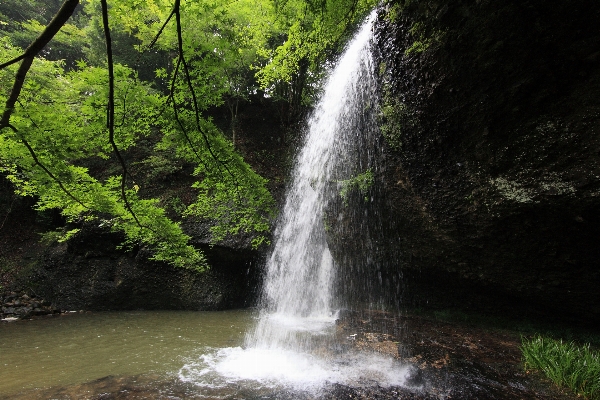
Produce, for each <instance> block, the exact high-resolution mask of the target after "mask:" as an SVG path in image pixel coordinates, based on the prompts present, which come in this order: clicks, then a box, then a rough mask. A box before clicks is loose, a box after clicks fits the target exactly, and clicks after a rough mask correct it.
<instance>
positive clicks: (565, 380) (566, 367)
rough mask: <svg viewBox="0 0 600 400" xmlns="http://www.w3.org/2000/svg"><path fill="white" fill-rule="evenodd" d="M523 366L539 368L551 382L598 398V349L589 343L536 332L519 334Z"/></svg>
mask: <svg viewBox="0 0 600 400" xmlns="http://www.w3.org/2000/svg"><path fill="white" fill-rule="evenodd" d="M521 351H522V353H523V362H524V364H525V368H526V369H535V370H540V371H542V372H543V373H544V374H545V375H546V376H547V377H548V378H550V379H551V380H552V381H553V382H554V383H556V384H557V385H560V386H566V387H568V388H570V389H572V390H573V391H574V392H575V393H576V394H577V395H578V396H582V397H583V398H586V399H600V353H599V352H598V351H593V350H591V348H590V345H589V344H586V345H577V344H575V343H574V342H563V341H562V340H555V339H550V338H545V337H542V336H535V337H533V338H531V339H527V338H522V345H521Z"/></svg>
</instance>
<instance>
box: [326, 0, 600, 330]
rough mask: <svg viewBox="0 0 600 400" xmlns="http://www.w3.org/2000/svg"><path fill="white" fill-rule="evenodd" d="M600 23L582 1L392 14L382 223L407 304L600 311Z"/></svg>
mask: <svg viewBox="0 0 600 400" xmlns="http://www.w3.org/2000/svg"><path fill="white" fill-rule="evenodd" d="M598 21H600V3H599V2H597V1H584V0H581V1H569V2H561V1H551V2H548V1H539V0H530V1H507V2H497V1H489V0H482V1H477V2H473V1H437V2H436V1H434V2H406V1H395V2H394V1H392V2H391V3H390V4H388V5H387V6H385V7H384V8H382V9H381V10H380V13H379V22H378V24H377V27H376V38H377V39H376V46H377V50H376V53H377V54H376V57H377V64H376V65H377V69H378V73H379V79H380V96H381V98H380V103H381V105H380V116H379V118H380V125H381V129H382V133H383V136H384V137H385V139H386V140H385V143H384V144H383V145H380V144H373V146H374V147H375V146H377V147H376V148H375V149H374V150H375V151H378V152H379V153H380V154H381V158H380V162H381V168H380V169H379V173H378V175H377V176H376V182H377V187H376V188H374V189H373V190H374V191H380V195H381V196H383V200H380V201H381V204H380V205H379V214H380V215H379V218H373V219H372V221H373V222H377V221H379V222H380V223H381V221H384V225H385V227H384V228H383V230H380V238H379V239H381V242H382V244H381V245H379V247H378V248H379V251H380V253H381V254H380V255H379V257H383V258H386V257H387V263H386V267H385V268H386V270H385V271H384V276H385V275H386V274H387V275H389V276H398V275H399V276H400V277H401V278H402V280H403V282H404V289H403V290H399V292H401V293H400V295H401V296H402V299H403V301H404V302H405V303H410V302H414V303H416V304H419V305H425V304H427V303H429V304H430V305H436V306H452V305H461V306H463V307H466V308H471V309H478V310H490V311H509V312H516V313H519V314H521V315H529V316H532V317H535V316H551V317H558V318H561V319H563V320H568V321H571V322H575V323H582V324H593V323H600V290H598V288H600V246H599V244H600V157H599V155H600V48H599V47H598V43H600V30H598ZM382 148H383V150H382ZM356 240H360V238H355V241H356ZM383 243H387V244H383ZM337 253H343V251H342V250H338V251H337ZM380 278H381V275H380Z"/></svg>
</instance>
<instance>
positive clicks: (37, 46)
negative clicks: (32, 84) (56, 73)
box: [0, 0, 79, 130]
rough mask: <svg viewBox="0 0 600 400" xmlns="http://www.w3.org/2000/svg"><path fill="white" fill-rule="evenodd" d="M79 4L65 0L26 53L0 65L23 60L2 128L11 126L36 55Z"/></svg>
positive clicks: (7, 103) (3, 118)
mask: <svg viewBox="0 0 600 400" xmlns="http://www.w3.org/2000/svg"><path fill="white" fill-rule="evenodd" d="M78 4H79V0H65V2H64V3H63V5H62V6H61V7H60V9H59V10H58V12H57V13H56V14H55V15H54V18H52V21H50V23H49V24H48V26H46V29H44V31H43V32H42V33H41V34H40V35H39V36H38V37H37V39H35V40H34V41H33V42H32V43H31V44H30V45H29V46H27V49H25V53H23V54H22V55H21V56H19V57H17V58H15V59H13V60H11V61H8V62H5V63H4V64H2V65H0V69H2V68H5V67H7V66H9V65H12V64H14V63H16V62H19V61H21V60H23V62H22V63H21V66H20V67H19V69H18V71H17V74H16V75H15V82H14V84H13V87H12V89H11V92H10V95H9V96H8V99H7V100H6V105H5V106H4V112H3V113H2V118H1V119H0V130H1V129H3V128H6V127H10V117H11V115H12V113H13V111H14V109H15V103H16V102H17V100H18V98H19V95H20V94H21V89H23V83H24V82H25V77H26V76H27V72H29V69H30V68H31V64H32V63H33V59H34V57H35V56H36V55H37V54H38V53H39V52H40V51H41V50H42V49H43V48H44V47H45V46H46V45H47V44H48V42H49V41H50V40H52V38H53V37H54V35H56V33H57V32H58V31H59V30H60V28H62V27H63V25H64V24H65V23H66V22H67V21H68V19H69V18H70V17H71V15H73V12H74V11H75V7H77V5H78Z"/></svg>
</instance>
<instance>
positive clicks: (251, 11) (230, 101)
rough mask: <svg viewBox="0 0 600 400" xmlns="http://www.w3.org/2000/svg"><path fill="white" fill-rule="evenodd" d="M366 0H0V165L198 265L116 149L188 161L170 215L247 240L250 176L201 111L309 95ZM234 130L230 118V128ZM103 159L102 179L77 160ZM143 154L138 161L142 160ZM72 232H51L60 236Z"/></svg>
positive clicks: (68, 214)
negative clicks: (191, 191) (186, 189)
mask: <svg viewBox="0 0 600 400" xmlns="http://www.w3.org/2000/svg"><path fill="white" fill-rule="evenodd" d="M373 5H374V3H373V1H370V0H322V1H305V0H287V1H281V0H277V1H270V0H258V1H257V0H238V1H229V0H201V1H185V0H145V1H141V0H112V1H110V0H87V1H84V2H82V4H79V1H78V0H65V1H64V2H62V3H60V2H59V1H42V0H27V1H23V0H19V1H16V0H11V1H5V2H2V3H1V4H0V34H1V36H0V64H1V67H0V84H1V88H2V90H1V91H0V102H1V103H2V104H4V109H3V113H2V119H1V120H0V129H1V130H0V170H1V171H2V173H3V175H4V176H5V177H7V178H8V179H9V180H10V181H11V182H12V183H13V184H14V187H15V188H16V192H17V193H18V194H21V195H24V196H35V197H36V198H37V208H38V209H40V210H45V209H60V210H61V212H62V214H63V215H64V216H65V218H66V219H67V220H68V221H71V222H77V221H83V220H86V221H90V220H91V221H96V222H97V223H99V224H103V225H107V226H110V227H111V228H112V229H114V230H116V231H121V232H123V233H125V236H126V243H125V245H133V244H142V245H144V246H147V247H149V248H151V250H152V252H153V254H154V256H153V257H154V259H156V260H163V261H166V262H168V263H170V264H172V265H175V266H180V267H188V268H194V269H198V270H202V269H204V268H205V267H207V263H206V260H205V259H204V256H203V255H202V253H200V252H199V251H198V249H195V248H194V247H192V246H191V245H190V244H189V243H188V242H189V237H188V236H187V235H186V234H184V232H183V231H182V229H181V227H180V225H179V224H178V223H177V222H175V221H173V220H172V219H171V218H169V217H168V216H167V213H166V212H165V208H164V205H163V204H161V203H160V201H159V200H158V199H154V198H145V197H144V196H142V195H141V193H143V190H140V187H139V184H138V183H137V182H136V181H135V180H134V177H133V176H131V173H130V165H129V164H128V162H127V159H126V157H125V156H124V154H125V153H126V152H127V151H130V150H131V149H135V148H136V146H138V145H139V143H140V141H142V140H144V139H145V138H148V137H150V136H153V137H156V136H158V137H159V139H158V140H157V141H156V144H155V150H154V151H155V152H156V154H159V153H160V152H170V153H172V154H174V156H175V157H176V158H179V159H182V160H186V161H187V162H192V163H194V164H195V165H196V168H195V170H194V176H195V177H196V183H194V185H193V187H194V188H195V194H196V198H195V200H194V201H193V202H192V203H191V204H189V205H188V206H187V207H186V208H185V209H184V210H181V213H182V215H183V216H187V217H192V216H194V217H198V218H203V219H209V220H211V221H212V223H213V225H212V228H211V233H212V240H213V243H218V242H219V241H220V240H223V239H224V238H225V237H227V236H228V235H236V234H239V233H241V232H247V233H252V234H253V235H254V241H253V244H254V245H255V246H260V245H261V244H263V243H264V242H265V241H266V240H267V233H268V230H269V227H270V224H271V221H272V219H273V216H274V213H275V207H274V201H273V198H272V196H271V194H270V193H269V191H268V190H267V187H266V183H267V182H266V180H265V179H264V178H262V177H260V176H259V175H258V174H256V173H255V172H254V171H253V170H252V168H251V167H250V166H249V165H248V164H247V163H246V162H245V161H244V160H243V158H242V156H241V155H240V154H239V153H238V152H237V151H236V149H235V146H234V144H235V133H234V136H233V138H232V139H229V138H228V137H227V136H226V135H225V134H224V133H223V132H222V131H220V130H219V129H218V128H217V127H216V125H215V124H214V123H213V121H212V119H211V118H210V116H209V113H208V112H207V110H209V109H210V108H214V107H221V106H228V107H229V109H230V110H231V118H232V127H234V124H235V118H236V113H237V103H238V102H239V101H240V100H243V99H248V98H250V97H252V96H264V97H271V98H275V99H278V100H279V101H283V102H286V103H287V104H288V105H289V109H290V112H291V113H292V112H295V110H297V109H298V108H299V107H301V106H302V105H306V104H309V103H310V101H311V96H312V95H313V94H314V91H315V90H316V89H317V88H318V82H319V79H320V76H321V74H322V71H323V70H324V68H326V65H327V63H326V61H328V60H332V59H334V58H335V55H336V54H337V53H338V52H339V51H340V49H341V47H342V46H343V44H344V42H345V40H346V38H347V36H348V34H349V33H350V32H351V31H352V29H353V28H354V26H355V25H356V23H357V21H359V20H360V19H361V18H362V17H363V16H364V14H365V13H366V12H367V11H368V9H369V8H371V7H372V6H373ZM232 129H235V128H232ZM93 159H104V160H110V161H111V162H114V163H115V165H117V166H118V168H115V170H114V171H113V173H111V174H109V176H106V175H103V174H98V173H96V172H94V171H92V169H91V168H90V160H93ZM150 161H151V160H150ZM75 232H76V229H74V230H70V231H66V232H63V233H62V236H61V238H60V240H66V239H68V238H69V237H70V236H71V235H73V234H74V233H75Z"/></svg>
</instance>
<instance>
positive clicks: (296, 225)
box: [180, 11, 405, 390]
mask: <svg viewBox="0 0 600 400" xmlns="http://www.w3.org/2000/svg"><path fill="white" fill-rule="evenodd" d="M375 15H376V14H375V11H373V12H372V13H371V14H370V16H369V17H368V18H367V20H366V21H365V23H364V24H363V25H362V27H361V28H360V30H359V32H358V33H357V34H356V36H355V37H354V39H353V40H352V41H351V42H350V43H349V45H348V46H347V48H346V50H345V52H344V53H343V55H342V56H341V58H340V60H339V61H338V63H337V65H336V67H335V68H334V69H333V70H332V71H331V73H330V75H329V78H328V80H327V82H326V84H325V87H324V91H323V95H322V97H321V99H320V100H319V102H318V104H317V106H316V107H315V110H314V112H313V114H312V116H311V117H310V118H309V120H308V124H307V130H306V134H305V139H304V145H303V147H302V150H301V151H300V153H299V155H298V157H297V159H296V163H295V166H294V170H293V175H292V176H293V181H292V183H291V185H290V187H289V188H288V192H287V197H286V202H285V205H284V208H283V212H282V215H281V216H280V220H279V222H278V226H277V228H276V231H275V240H274V246H273V250H272V253H271V255H270V257H269V258H268V261H267V265H266V277H265V282H264V286H263V293H262V298H261V307H260V309H261V311H260V315H259V318H258V321H257V324H256V328H255V329H254V330H252V331H251V332H249V333H248V334H247V336H246V340H245V342H246V343H245V347H244V348H239V347H238V348H227V349H221V350H219V351H217V352H216V354H209V355H205V356H204V357H203V359H202V360H201V362H200V363H198V364H192V365H188V366H186V368H184V369H182V371H181V373H180V377H181V378H182V379H184V380H187V381H194V382H200V381H205V380H206V379H207V378H208V376H211V378H210V379H216V378H215V376H217V375H219V376H222V377H224V378H225V381H227V382H229V383H231V382H238V383H239V382H244V386H245V387H247V386H252V385H253V384H252V383H251V382H260V383H261V384H266V385H267V386H268V385H275V386H277V385H282V384H283V385H285V386H288V387H289V386H292V387H294V388H296V389H299V388H301V389H302V390H306V389H307V388H310V387H313V388H318V387H321V386H322V385H323V384H325V383H327V382H329V383H333V382H340V383H345V384H356V383H357V382H360V381H361V380H365V379H366V380H369V381H371V382H373V381H376V382H378V384H380V385H400V384H402V383H403V382H404V379H405V369H404V368H403V367H402V366H399V365H398V364H397V363H396V362H395V361H394V360H392V359H391V358H389V357H388V358H386V357H383V356H376V355H372V354H371V355H364V354H362V355H361V354H350V353H346V354H340V352H336V351H331V348H332V347H335V346H332V343H333V340H334V339H333V336H334V335H333V333H334V331H335V319H336V314H337V311H336V309H338V308H340V307H341V306H343V304H341V300H340V299H336V298H335V297H336V296H335V292H336V291H335V282H336V269H337V268H338V267H339V266H337V265H336V263H335V262H334V260H333V257H332V255H331V253H330V251H329V248H328V246H327V241H326V238H327V232H326V230H327V222H326V221H327V218H328V217H329V216H328V213H329V212H330V211H331V210H330V208H328V205H329V204H330V203H334V202H332V200H333V199H335V196H337V198H338V200H339V196H340V187H339V182H340V181H341V180H344V179H349V178H350V177H351V176H352V175H353V174H354V175H355V174H356V173H358V172H363V171H364V169H365V168H366V167H367V166H366V165H361V163H362V164H365V160H364V157H361V155H360V153H361V145H360V144H359V140H358V139H360V138H361V137H362V138H363V139H364V136H365V135H369V134H370V133H371V132H370V131H371V130H372V128H373V123H372V120H373V118H372V114H373V112H372V109H373V107H372V104H373V101H374V93H375V92H376V91H375V79H374V75H373V60H372V55H371V48H370V46H371V40H372V24H373V21H374V19H375ZM369 121H371V122H370V123H369ZM259 386H260V385H259Z"/></svg>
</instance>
